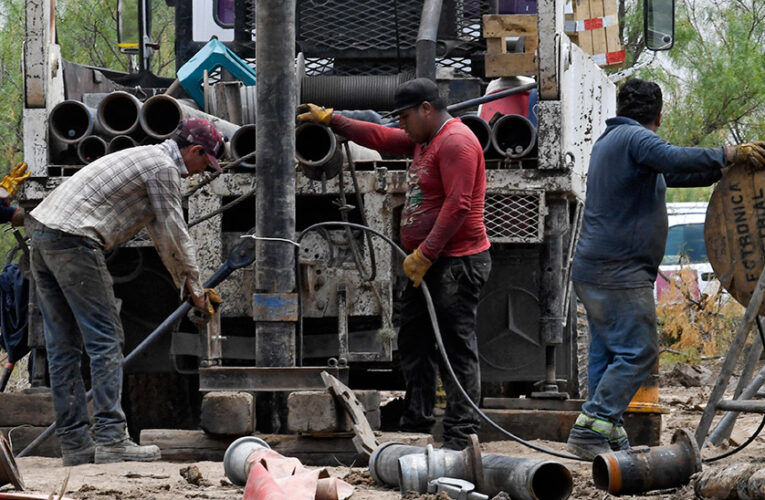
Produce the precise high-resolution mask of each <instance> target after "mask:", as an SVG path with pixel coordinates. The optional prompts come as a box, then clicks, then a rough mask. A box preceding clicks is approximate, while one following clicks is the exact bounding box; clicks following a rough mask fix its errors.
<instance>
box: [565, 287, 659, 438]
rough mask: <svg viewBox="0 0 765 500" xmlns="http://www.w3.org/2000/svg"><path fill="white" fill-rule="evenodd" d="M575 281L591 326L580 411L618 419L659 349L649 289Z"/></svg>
mask: <svg viewBox="0 0 765 500" xmlns="http://www.w3.org/2000/svg"><path fill="white" fill-rule="evenodd" d="M574 287H575V288H576V295H577V296H578V297H579V300H581V301H582V303H583V304H584V308H585V309H586V310H587V322H588V323H589V326H590V349H589V358H588V366H587V376H588V386H589V387H588V389H589V395H588V398H587V401H586V402H585V403H584V404H583V405H582V412H584V413H585V414H587V415H589V416H591V417H595V418H600V419H603V420H608V421H610V422H612V423H614V424H621V423H622V414H623V413H624V410H626V409H627V406H628V405H629V404H630V401H631V400H632V397H633V396H634V395H635V393H636V392H637V390H638V389H639V388H640V386H641V384H642V383H643V382H644V381H645V379H646V378H647V377H648V375H650V374H651V370H652V369H653V366H654V363H655V362H656V358H657V356H658V354H659V347H658V337H657V334H656V304H655V302H654V298H653V289H652V288H651V287H641V288H624V289H609V288H600V287H597V286H592V285H587V284H584V283H574Z"/></svg>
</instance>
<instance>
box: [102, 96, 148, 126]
mask: <svg viewBox="0 0 765 500" xmlns="http://www.w3.org/2000/svg"><path fill="white" fill-rule="evenodd" d="M97 117H98V122H99V123H100V124H101V125H102V126H103V128H104V131H105V133H106V134H107V135H110V136H116V135H127V134H132V133H134V132H135V131H136V130H138V128H139V127H138V124H139V121H140V117H141V101H139V100H138V98H137V97H136V96H134V95H133V94H129V93H127V92H123V91H121V90H120V91H116V92H111V93H110V94H108V95H107V96H106V97H104V98H103V100H102V101H101V103H100V104H99V105H98V111H97Z"/></svg>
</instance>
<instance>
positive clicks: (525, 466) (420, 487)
mask: <svg viewBox="0 0 765 500" xmlns="http://www.w3.org/2000/svg"><path fill="white" fill-rule="evenodd" d="M369 472H370V474H371V475H372V477H373V478H374V479H375V481H377V482H378V483H381V484H385V485H388V486H396V487H399V488H401V491H402V492H405V491H417V492H420V493H424V492H426V491H427V486H428V482H429V481H432V480H434V479H438V478H439V477H451V478H456V479H464V480H466V481H470V482H472V483H473V484H475V486H476V491H478V492H480V493H484V494H486V495H489V497H493V496H495V495H497V494H499V492H501V491H505V492H506V493H509V494H510V496H511V497H512V498H513V499H518V500H565V499H566V498H568V497H569V496H570V495H571V491H572V489H573V486H574V483H573V479H572V476H571V471H569V469H568V468H567V467H566V466H565V465H563V464H561V463H558V462H553V461H549V460H539V459H526V458H515V457H506V456H502V455H483V456H482V455H481V452H480V447H479V446H478V441H477V440H472V439H471V441H470V442H469V445H468V447H467V448H465V450H463V451H454V450H447V449H435V448H433V446H432V445H428V446H427V447H424V448H423V447H420V446H407V445H403V444H400V443H393V442H391V443H384V444H382V445H380V446H379V447H378V448H377V449H376V450H375V451H374V452H373V453H372V456H371V457H370V458H369Z"/></svg>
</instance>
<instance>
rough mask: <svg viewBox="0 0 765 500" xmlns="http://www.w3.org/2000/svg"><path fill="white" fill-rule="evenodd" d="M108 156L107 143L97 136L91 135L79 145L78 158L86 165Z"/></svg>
mask: <svg viewBox="0 0 765 500" xmlns="http://www.w3.org/2000/svg"><path fill="white" fill-rule="evenodd" d="M105 154H106V141H104V140H103V139H101V138H100V137H98V136H97V135H89V136H88V137H86V138H84V139H83V140H82V141H80V143H79V144H77V156H78V157H79V158H80V160H81V161H82V162H83V163H85V164H86V165H87V164H88V163H90V162H93V161H96V160H97V159H99V158H101V157H102V156H104V155H105Z"/></svg>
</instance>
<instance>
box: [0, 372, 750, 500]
mask: <svg viewBox="0 0 765 500" xmlns="http://www.w3.org/2000/svg"><path fill="white" fill-rule="evenodd" d="M710 391H711V387H705V388H683V387H669V388H667V387H663V388H662V390H661V396H660V398H661V402H662V404H664V405H665V406H667V407H668V408H669V409H670V413H669V414H667V415H665V416H664V422H663V431H662V444H668V443H669V439H670V437H671V435H672V433H673V432H674V431H675V429H678V428H686V429H688V430H690V431H691V432H693V431H694V430H695V428H696V425H697V424H698V421H699V419H700V418H701V413H702V411H703V406H704V404H705V403H706V400H707V398H708V395H709V392H710ZM760 418H761V417H759V416H757V415H745V416H742V417H741V418H739V421H738V423H737V425H736V431H734V432H735V433H736V434H738V435H742V436H744V437H747V436H749V435H750V434H752V433H753V432H754V430H755V429H756V428H757V426H758V424H759V422H760ZM535 443H537V444H540V445H543V446H547V447H550V448H553V449H556V450H559V451H563V446H564V445H563V443H557V442H548V441H536V442H535ZM482 448H483V450H484V451H485V452H488V453H494V454H505V455H511V456H521V457H535V458H548V457H546V456H545V455H542V454H541V453H539V452H536V451H533V450H529V449H528V448H525V447H523V446H521V445H520V444H517V443H514V442H510V441H497V442H489V443H484V444H483V445H482ZM725 450H726V448H713V449H704V451H703V455H704V456H705V457H709V456H714V455H717V454H719V453H721V452H723V451H725ZM763 457H765V437H758V438H757V439H756V440H755V441H754V442H753V443H752V444H751V445H750V446H749V447H748V448H746V449H745V450H744V451H742V452H740V453H738V454H737V455H734V456H732V457H729V458H727V459H724V460H722V461H720V462H716V463H714V464H711V465H705V468H710V467H723V466H726V465H731V464H734V463H741V462H761V461H762V460H763ZM560 461H561V462H562V463H564V464H565V465H566V466H567V467H569V468H570V469H571V471H572V475H573V478H574V491H573V493H572V495H571V498H572V499H598V500H602V499H605V498H611V496H610V495H608V494H607V493H605V492H603V491H598V490H596V489H595V487H594V485H593V482H592V473H591V465H590V464H589V463H585V462H578V461H570V460H560ZM17 463H18V466H19V468H20V471H21V474H22V476H23V479H24V481H25V483H26V485H27V490H28V492H31V493H43V494H45V495H48V494H49V493H51V492H53V491H56V492H58V491H59V490H60V489H61V487H62V484H63V483H64V480H65V478H66V477H67V475H69V481H68V486H67V488H66V495H67V496H68V497H71V498H76V499H107V498H108V499H128V498H141V499H157V500H169V499H178V498H209V499H224V498H225V499H239V498H242V494H243V489H242V488H240V487H237V486H234V485H232V484H231V483H230V482H229V481H228V480H226V478H225V476H224V473H223V465H222V463H218V462H198V463H195V464H179V463H168V462H159V463H148V464H147V463H135V462H133V463H123V464H109V465H81V466H78V467H73V468H64V467H63V466H62V465H61V461H60V460H59V459H53V458H39V457H28V458H27V457H25V458H21V459H18V460H17ZM189 465H194V466H196V467H197V468H198V469H199V472H200V473H201V475H202V481H199V482H198V483H199V484H192V483H190V482H188V481H187V480H186V479H184V477H183V476H182V470H183V469H184V468H186V467H188V466H189ZM328 471H329V472H330V474H331V475H332V476H334V477H339V478H346V479H347V480H348V481H349V482H351V483H352V484H354V485H355V487H356V492H355V493H354V495H353V496H352V497H351V499H352V500H372V499H375V500H377V499H380V500H397V499H400V498H401V494H400V493H399V492H398V491H395V490H392V489H389V488H385V487H381V486H376V485H374V484H373V482H372V481H371V477H370V476H369V474H368V472H367V471H366V469H363V468H347V467H329V468H328ZM6 491H10V485H6V486H4V487H2V488H0V492H6ZM405 498H406V499H407V500H412V499H415V498H422V499H425V498H427V499H432V500H435V499H436V497H435V496H432V495H422V496H417V495H414V496H412V495H407V496H406V497H405ZM621 498H626V499H630V498H641V499H644V500H653V499H656V500H658V499H690V498H694V494H693V490H692V488H691V487H690V486H686V487H685V488H680V489H675V490H667V491H660V492H651V493H648V494H644V495H641V496H639V497H638V496H634V497H632V496H626V497H621Z"/></svg>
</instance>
